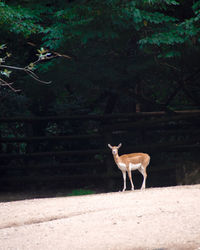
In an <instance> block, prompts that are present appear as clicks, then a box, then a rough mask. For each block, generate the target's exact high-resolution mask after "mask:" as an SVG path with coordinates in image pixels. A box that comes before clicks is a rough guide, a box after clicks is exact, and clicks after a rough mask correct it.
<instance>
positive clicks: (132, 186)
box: [128, 170, 134, 190]
mask: <svg viewBox="0 0 200 250" xmlns="http://www.w3.org/2000/svg"><path fill="white" fill-rule="evenodd" d="M128 177H129V180H130V183H131V190H134V185H133V180H132V174H131V170H128Z"/></svg>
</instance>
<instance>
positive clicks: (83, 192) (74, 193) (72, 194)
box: [68, 189, 95, 196]
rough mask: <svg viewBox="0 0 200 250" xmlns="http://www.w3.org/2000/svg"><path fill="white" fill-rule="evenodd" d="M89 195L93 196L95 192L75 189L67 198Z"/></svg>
mask: <svg viewBox="0 0 200 250" xmlns="http://www.w3.org/2000/svg"><path fill="white" fill-rule="evenodd" d="M89 194H95V192H94V191H92V190H87V189H75V190H73V191H72V192H71V193H70V194H68V196H79V195H89Z"/></svg>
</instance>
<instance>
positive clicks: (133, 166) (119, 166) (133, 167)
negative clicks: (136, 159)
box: [118, 163, 142, 171]
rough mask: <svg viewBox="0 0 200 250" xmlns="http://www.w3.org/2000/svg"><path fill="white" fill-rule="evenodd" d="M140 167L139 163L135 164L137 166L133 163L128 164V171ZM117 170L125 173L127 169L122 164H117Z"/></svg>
mask: <svg viewBox="0 0 200 250" xmlns="http://www.w3.org/2000/svg"><path fill="white" fill-rule="evenodd" d="M141 166H142V164H141V163H137V164H134V163H129V169H130V170H137V169H138V168H140V167H141ZM118 168H119V169H120V170H121V171H127V170H128V169H127V168H126V164H124V163H118Z"/></svg>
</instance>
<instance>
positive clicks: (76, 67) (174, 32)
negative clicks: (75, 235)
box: [0, 0, 200, 114]
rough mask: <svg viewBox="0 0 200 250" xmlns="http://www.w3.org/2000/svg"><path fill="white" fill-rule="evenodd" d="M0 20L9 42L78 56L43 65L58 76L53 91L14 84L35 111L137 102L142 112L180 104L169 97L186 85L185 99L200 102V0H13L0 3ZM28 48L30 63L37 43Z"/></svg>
mask: <svg viewBox="0 0 200 250" xmlns="http://www.w3.org/2000/svg"><path fill="white" fill-rule="evenodd" d="M0 17H1V21H0V29H1V31H2V32H3V33H4V35H5V36H4V37H5V38H4V39H3V40H2V41H1V42H2V43H3V44H6V43H7V42H8V41H11V39H12V38H13V37H14V38H15V43H16V42H17V43H18V44H20V47H21V46H22V45H21V44H22V41H23V43H27V42H29V41H31V43H32V44H36V48H37V47H42V48H43V49H41V50H40V51H39V58H43V57H46V56H48V53H49V50H50V51H51V52H54V51H55V50H56V51H58V52H59V53H60V54H70V56H71V57H72V60H70V61H68V60H61V62H55V61H49V63H48V64H41V66H40V68H41V69H40V70H41V73H42V75H43V76H44V77H46V76H48V79H49V77H50V79H52V81H53V84H51V85H50V86H48V87H47V88H43V87H41V86H36V85H30V83H29V82H28V86H27V84H25V83H27V79H26V78H23V79H22V78H20V80H18V81H17V82H16V84H19V85H20V87H21V88H22V89H23V90H24V95H26V96H27V97H28V98H30V102H31V103H35V104H36V105H35V107H34V111H33V109H31V110H30V109H29V111H30V112H34V114H39V113H41V110H43V112H42V113H44V112H46V113H54V114H59V113H63V112H64V113H69V114H70V113H74V111H75V110H76V112H77V111H78V112H82V113H83V112H87V113H88V112H90V113H94V112H112V111H113V110H115V111H116V112H124V110H127V112H130V111H132V110H130V109H129V107H133V106H134V105H133V103H134V102H138V101H139V102H141V103H142V105H143V106H142V108H143V109H144V110H156V109H158V110H159V109H163V107H165V108H166V109H168V108H170V109H176V108H177V107H179V103H180V99H179V97H178V95H176V94H174V97H175V98H170V96H173V93H175V91H176V89H177V88H178V86H180V85H182V86H183V87H184V89H183V88H182V90H181V91H183V92H184V93H185V94H186V93H187V94H186V95H187V96H185V94H184V95H182V94H180V96H182V97H183V98H185V99H188V100H189V101H186V102H185V103H187V105H194V104H195V105H198V101H197V99H198V98H197V96H196V95H197V93H199V86H198V84H196V83H197V82H198V79H199V76H198V75H197V74H196V71H198V58H199V53H200V51H199V42H200V40H199V32H200V26H199V23H200V22H199V18H200V1H186V0H183V1H174V0H162V1H161V0H142V1H141V0H134V1H128V0H125V1H119V0H102V1H99V0H93V1H86V0H83V1H79V0H74V1H65V2H64V1H59V0H58V1H50V0H44V1H39V0H31V1H28V0H20V1H16V0H11V1H9V4H6V3H5V2H1V4H0ZM5 39H6V40H5ZM10 44H11V45H12V46H14V43H13V42H12V41H11V42H10ZM10 44H9V45H10ZM38 44H39V45H40V46H38ZM25 47H26V46H25V45H23V48H18V47H17V49H16V51H15V52H16V57H17V58H20V55H21V51H24V48H25ZM26 51H27V52H26V53H24V57H25V58H24V61H29V62H34V61H35V60H36V58H35V53H34V54H33V47H31V46H30V47H28V48H27V47H26ZM191 58H193V60H191ZM27 59H29V60H27ZM25 65H27V64H25ZM32 66H33V65H31V64H30V67H31V68H32ZM7 70H8V69H7ZM47 72H48V73H47ZM152 72H153V73H152ZM5 74H6V75H7V73H6V72H5ZM190 77H192V78H194V79H193V82H192V84H190V88H188V86H189V80H187V83H186V82H185V79H191V78H190ZM20 82H21V83H20ZM193 83H194V84H193ZM22 86H23V87H22ZM137 86H140V88H141V89H142V90H140V91H139V92H138V93H139V94H135V93H136V91H135V89H136V88H137ZM133 99H134V100H133ZM114 100H116V101H114ZM110 102H111V103H113V104H112V105H113V107H111V106H112V105H110ZM114 103H116V104H114ZM166 103H167V104H166ZM165 104H166V105H165ZM170 105H171V107H170ZM29 106H33V105H32V104H31V105H29ZM61 107H62V108H61ZM127 107H128V108H127ZM36 109H37V111H36Z"/></svg>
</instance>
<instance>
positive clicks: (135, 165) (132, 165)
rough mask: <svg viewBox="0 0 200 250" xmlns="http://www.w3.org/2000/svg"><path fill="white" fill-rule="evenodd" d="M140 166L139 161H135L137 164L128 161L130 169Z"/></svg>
mask: <svg viewBox="0 0 200 250" xmlns="http://www.w3.org/2000/svg"><path fill="white" fill-rule="evenodd" d="M141 166H142V164H141V163H137V164H133V163H129V168H130V170H136V169H138V168H140V167H141Z"/></svg>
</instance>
